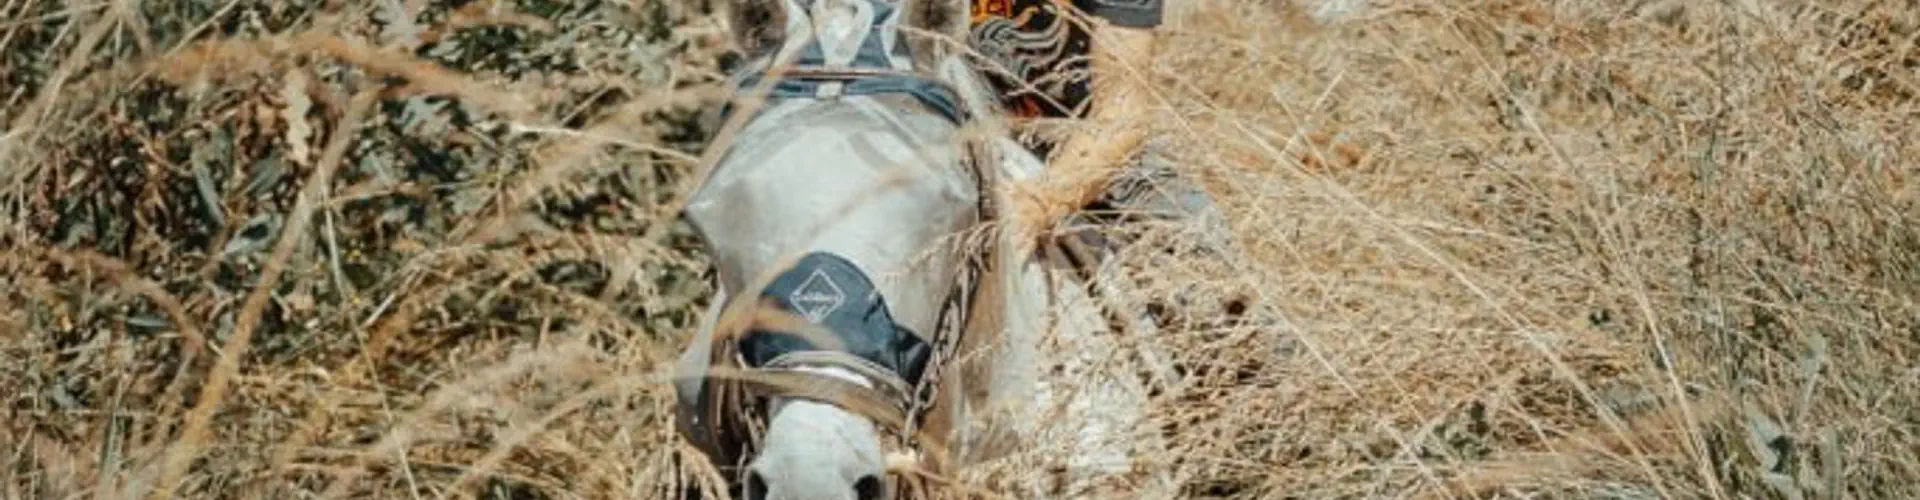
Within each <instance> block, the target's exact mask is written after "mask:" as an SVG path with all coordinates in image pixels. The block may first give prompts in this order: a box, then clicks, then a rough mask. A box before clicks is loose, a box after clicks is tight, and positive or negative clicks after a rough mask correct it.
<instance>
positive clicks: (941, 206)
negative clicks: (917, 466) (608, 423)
mask: <svg viewBox="0 0 1920 500" xmlns="http://www.w3.org/2000/svg"><path fill="white" fill-rule="evenodd" d="M780 1H781V3H782V6H783V7H784V9H785V11H784V12H785V23H784V24H785V28H786V31H785V37H786V39H785V40H784V43H783V45H782V46H781V47H779V50H778V51H777V53H776V54H774V55H772V56H771V57H766V58H763V59H762V60H761V61H760V62H759V63H758V64H754V65H750V66H749V67H748V68H749V69H748V70H746V71H744V72H742V73H741V74H739V75H738V76H736V85H737V89H738V90H739V91H741V92H742V93H748V94H751V93H754V92H756V91H764V92H766V94H765V95H766V101H765V102H764V104H763V105H762V106H761V107H760V108H759V109H756V110H753V111H752V112H753V115H751V116H750V117H747V118H746V121H745V122H744V125H743V126H742V127H741V128H740V129H739V130H738V131H737V132H736V133H735V134H734V140H733V142H732V143H730V144H728V145H726V146H725V147H727V150H726V151H725V152H724V153H723V154H722V155H721V157H720V160H719V161H718V163H717V164H716V165H715V166H714V167H713V169H712V170H711V173H710V174H709V175H708V177H707V178H706V179H705V180H704V181H703V183H702V184H701V185H700V186H699V188H698V191H697V192H696V193H695V194H694V197H693V199H692V200H691V201H690V202H689V203H688V205H687V207H686V209H685V212H684V215H685V217H686V218H687V220H688V222H689V223H690V224H691V225H692V226H693V227H694V229H695V231H696V232H698V233H699V234H700V236H701V239H702V240H703V241H704V243H705V244H706V247H707V250H708V253H709V255H710V256H711V257H712V258H713V260H714V263H715V266H716V271H717V288H718V291H717V293H716V296H715V297H714V300H713V302H712V305H711V306H710V307H711V309H710V310H709V312H708V314H707V316H706V317H705V318H704V320H703V322H702V325H701V326H700V330H699V332H698V334H697V335H696V338H695V339H694V341H693V343H692V345H690V346H689V348H688V349H687V351H686V352H685V353H683V355H682V357H681V359H680V363H679V365H678V366H677V367H676V371H677V372H678V375H679V376H678V377H677V382H676V389H677V391H678V392H679V396H680V412H679V414H678V419H677V420H678V423H679V431H680V433H681V435H682V436H683V437H685V438H687V439H688V441H690V442H692V443H693V444H694V445H696V446H697V447H698V448H700V449H701V451H702V452H704V453H705V454H706V455H707V457H708V459H709V460H710V461H711V462H712V463H713V464H714V465H715V466H716V467H718V468H719V469H721V470H722V472H723V473H727V474H728V475H729V476H731V477H735V478H737V479H740V480H741V482H743V483H744V486H745V490H746V493H747V496H748V498H795V499H797V498H808V499H811V498H834V499H842V498H844V499H863V500H864V499H868V498H881V497H883V496H885V495H886V494H887V492H888V490H889V489H890V488H889V487H888V485H889V483H890V481H888V479H887V477H886V470H885V460H884V458H883V448H885V447H888V446H898V447H906V448H912V447H915V446H916V445H918V444H920V443H916V442H915V441H914V437H915V436H914V434H915V429H916V425H917V424H918V421H919V416H920V414H921V413H922V411H923V410H924V408H925V407H926V406H927V404H928V402H929V401H930V399H931V392H932V387H933V381H934V380H935V379H936V378H937V376H938V375H937V374H938V372H939V371H940V370H939V366H940V365H941V364H942V363H943V362H944V361H945V360H946V359H947V357H948V356H950V355H951V352H950V347H951V345H952V344H953V341H954V339H953V337H954V336H957V335H958V334H959V332H960V331H961V330H962V329H963V326H962V324H963V323H964V321H965V320H964V316H965V314H963V312H964V311H966V310H967V303H968V300H969V299H970V298H971V291H972V287H971V286H969V284H970V282H971V278H970V275H971V274H972V273H973V272H974V271H976V270H977V268H976V267H974V266H972V265H970V263H971V259H970V257H971V256H973V253H972V252H969V251H968V245H967V244H966V242H965V239H966V238H964V237H961V236H962V235H964V234H965V233H967V232H968V231H970V230H971V229H974V228H975V227H976V226H978V225H979V224H980V223H981V222H982V221H983V220H984V219H985V218H986V217H987V215H986V214H987V210H988V207H986V206H985V205H984V204H983V203H982V201H983V199H984V197H983V196H982V195H981V190H982V186H983V183H985V182H987V179H985V178H983V177H982V175H983V172H982V171H981V169H980V168H977V167H978V162H979V161H980V160H981V159H982V156H991V155H990V154H983V153H981V152H980V149H979V148H982V146H980V145H979V143H976V142H975V141H973V140H969V139H967V138H966V136H967V134H964V133H963V131H962V128H963V126H964V125H966V124H967V123H968V121H969V120H970V119H971V118H972V117H973V116H974V115H975V114H977V113H978V112H979V111H980V110H981V109H984V108H981V107H979V106H978V105H977V104H976V103H977V102H978V101H980V100H981V99H980V98H979V96H980V95H983V94H981V93H980V91H979V90H978V89H981V88H983V87H982V86H980V84H979V81H978V80H970V79H965V77H968V76H971V75H970V74H964V72H960V73H956V72H955V71H954V67H953V66H952V65H947V66H943V67H942V70H943V71H941V72H940V73H939V75H944V76H937V75H936V74H935V72H932V71H925V70H922V69H920V68H918V67H917V66H921V65H917V64H915V62H914V60H913V54H912V53H911V50H910V49H909V48H908V46H907V45H906V44H904V43H901V41H900V38H901V36H902V35H901V33H900V32H899V27H900V26H901V24H902V19H901V17H902V14H903V9H902V8H901V7H900V6H899V5H896V4H895V3H893V2H892V1H890V0H780ZM780 61H791V62H792V64H790V65H783V64H780V63H779V62H780ZM956 74H960V75H961V76H962V78H961V79H962V80H964V81H962V82H960V84H961V86H964V87H965V88H963V89H956V88H955V87H956V86H955V85H954V84H952V83H951V82H952V81H953V80H955V78H954V77H953V75H956ZM962 92H966V93H964V94H963V93H962ZM738 111H739V110H737V109H733V108H728V109H726V110H725V112H728V113H731V112H738ZM721 372H732V373H734V374H735V375H736V376H725V375H724V374H717V373H721ZM883 434H886V435H890V436H891V437H892V438H893V439H885V440H883V438H882V435H883ZM749 461H750V462H749Z"/></svg>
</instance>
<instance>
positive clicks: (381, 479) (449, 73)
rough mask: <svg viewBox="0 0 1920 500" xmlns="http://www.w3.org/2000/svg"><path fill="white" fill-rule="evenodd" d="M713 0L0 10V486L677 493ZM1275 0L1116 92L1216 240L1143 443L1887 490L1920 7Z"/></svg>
mask: <svg viewBox="0 0 1920 500" xmlns="http://www.w3.org/2000/svg"><path fill="white" fill-rule="evenodd" d="M1177 2H1178V0H1176V3H1177ZM452 3H458V4H460V6H459V7H458V8H454V7H453V6H451V5H448V4H452ZM699 3H701V2H661V1H639V2H624V3H621V2H584V3H560V2H548V1H544V0H521V1H517V2H505V1H498V2H496V1H475V2H438V1H436V2H426V1H420V0H404V1H403V0H379V1H365V2H318V1H293V2H268V1H256V0H231V1H229V0H180V1H174V2H139V1H113V2H105V3H98V4H84V3H80V4H75V3H65V2H51V1H46V0H13V1H8V2H0V123H4V124H6V126H7V128H6V129H5V130H4V131H0V207H4V210H0V247H3V248H4V249H5V253H4V258H0V387H4V388H5V390H4V391H0V394H4V395H5V399H4V404H0V498H23V499H24V498H72V497H88V498H91V497H106V496H114V497H120V496H134V495H138V496H143V497H144V496H161V497H168V496H172V497H190V498H280V497H294V498H297V497H305V496H311V495H315V494H319V495H328V496H330V497H338V496H354V497H360V496H371V497H379V498H412V497H416V496H440V495H443V494H451V495H460V496H469V495H470V496H476V497H486V498H659V497H666V496H671V495H677V494H679V493H680V492H682V491H684V490H687V489H704V488H709V487H711V486H713V485H714V484H715V483H716V482H717V481H718V479H719V478H717V477H715V476H714V475H713V474H712V473H711V471H710V469H709V468H707V467H706V466H705V465H704V463H701V462H700V461H699V460H698V459H697V457H696V455H694V454H693V453H694V452H693V451H692V450H691V449H688V448H686V447H685V446H683V445H681V444H680V443H679V442H678V441H677V440H676V438H675V436H674V433H673V430H672V426H671V424H670V418H671V412H670V406H669V405H670V404H671V399H672V398H671V391H670V389H669V388H668V386H667V385H666V383H665V380H664V377H665V375H666V374H667V373H668V371H669V370H668V365H669V364H670V362H671V359H672V357H673V356H674V355H675V354H676V353H677V351H678V349H679V348H680V347H681V343H682V342H683V341H684V340H683V339H685V338H686V337H687V335H688V332H689V329H690V328H692V325H693V322H694V318H695V317H696V315H697V314H698V312H699V311H700V310H701V309H702V308H703V307H704V306H705V304H704V301H705V297H706V294H707V284H706V279H705V277H704V270H705V266H706V265H705V263H704V261H703V260H702V257H701V256H700V255H699V254H698V251H697V249H696V248H695V247H696V245H695V244H694V241H693V240H692V236H691V235H690V234H687V233H686V232H685V230H684V229H683V228H681V227H680V226H678V225H675V224H673V223H671V221H672V216H673V214H674V212H675V210H677V208H678V204H679V202H680V200H681V199H682V197H683V196H684V195H685V194H686V190H687V188H688V187H690V186H689V183H690V182H691V174H692V173H693V172H694V171H695V169H696V168H697V163H698V161H699V156H700V155H701V153H702V152H703V151H702V147H704V145H705V143H704V140H705V138H706V134H707V130H706V128H705V127H704V126H703V123H704V122H703V121H702V120H701V119H700V117H701V115H700V113H701V111H702V110H703V109H705V108H706V107H707V106H708V105H710V104H713V103H714V102H716V101H715V98H716V97H718V96H720V93H719V92H717V91H716V90H715V87H714V85H716V84H717V82H718V81H719V80H720V78H721V75H720V74H719V69H718V68H719V61H720V60H721V55H722V52H723V51H724V50H725V47H724V45H723V42H722V40H721V37H722V34H723V33H724V30H723V29H721V28H720V27H719V26H717V25H715V24H714V23H713V20H712V19H710V18H709V17H707V16H706V15H704V14H703V13H701V12H698V11H696V9H695V7H696V6H697V4H699ZM1291 5H1292V4H1290V3H1284V2H1247V1H1230V0H1194V1H1193V2H1191V3H1189V4H1186V5H1183V6H1181V7H1180V8H1179V9H1177V10H1178V11H1179V15H1177V16H1175V17H1174V21H1173V22H1172V24H1171V25H1170V26H1168V27H1167V29H1166V32H1165V35H1164V36H1165V39H1164V40H1163V41H1162V42H1161V44H1162V45H1161V47H1160V49H1159V52H1160V53H1159V55H1158V59H1159V60H1158V61H1157V64H1155V65H1153V66H1151V67H1147V68H1140V69H1141V70H1142V71H1141V73H1139V74H1138V75H1137V76H1139V77H1141V78H1147V79H1150V80H1151V81H1152V82H1153V84H1154V85H1153V86H1152V88H1153V89H1154V90H1155V92H1154V95H1152V96H1150V98H1149V99H1148V101H1149V102H1152V103H1153V107H1154V112H1155V113H1156V114H1157V115H1158V117H1159V118H1160V122H1159V126H1157V127H1156V130H1155V136H1156V137H1158V138H1159V140H1161V141H1165V143H1166V144H1167V146H1168V154H1169V155H1170V157H1171V158H1173V159H1174V160H1175V161H1176V164H1177V168H1178V170H1180V171H1181V173H1183V174H1185V175H1187V176H1189V177H1192V178H1194V179H1197V180H1199V181H1200V182H1201V183H1202V184H1204V185H1206V186H1207V187H1208V190H1209V191H1210V192H1212V193H1213V194H1214V195H1215V196H1216V197H1217V198H1218V199H1219V200H1220V203H1221V204H1222V206H1223V209H1224V212H1225V214H1226V215H1227V219H1228V220H1229V222H1230V225H1231V226H1232V229H1233V238H1234V239H1235V240H1236V243H1237V245H1238V246H1239V250H1240V254H1241V255H1240V256H1239V258H1236V259H1232V260H1231V261H1228V262H1223V261H1221V260H1219V259H1215V258H1211V257H1205V256H1202V255H1201V254H1197V253H1190V252H1184V251H1181V250H1184V248H1183V246H1182V245H1178V244H1175V243H1178V242H1175V241H1167V240H1156V239H1153V238H1148V239H1147V240H1145V242H1144V243H1143V244H1140V245H1137V246H1135V247H1132V248H1133V250H1131V251H1129V252H1128V253H1126V254H1125V255H1123V256H1122V258H1121V262H1120V265H1123V266H1127V267H1128V268H1129V269H1131V270H1133V271H1134V273H1133V274H1135V276H1136V278H1137V279H1136V281H1137V282H1138V283H1137V284H1136V285H1137V288H1138V289H1139V292H1138V293H1139V294H1140V296H1138V297H1128V298H1127V299H1128V301H1129V302H1132V303H1138V304H1143V306H1141V307H1143V308H1148V309H1152V310H1154V311H1157V312H1158V313H1159V321H1160V322H1161V323H1162V328H1163V329H1164V331H1163V332H1162V335H1161V336H1159V337H1157V338H1155V339H1153V341H1155V342H1159V343H1162V344H1164V347H1166V348H1168V350H1169V352H1172V353H1175V355H1176V358H1177V359H1175V362H1176V366H1177V368H1178V369H1179V371H1180V372H1181V373H1182V374H1183V375H1184V380H1183V382H1182V383H1180V384H1178V385H1177V386H1176V387H1174V388H1173V389H1171V390H1168V391H1165V392H1163V393H1161V394H1158V395H1156V396H1155V399H1154V401H1155V402H1154V407H1153V408H1152V412H1151V413H1152V415H1153V416H1154V420H1155V423H1156V425H1153V426H1148V427H1145V428H1141V429H1135V430H1134V431H1135V432H1139V433H1162V434H1165V435H1167V436H1169V438H1170V443H1171V445H1172V446H1173V447H1174V450H1173V453H1169V454H1166V455H1165V456H1155V457H1148V458H1149V459H1150V460H1149V461H1148V462H1146V463H1142V464H1140V466H1141V467H1147V468H1153V467H1158V468H1166V469H1168V470H1172V471H1173V472H1175V473H1176V475H1177V479H1178V480H1179V481H1180V482H1181V483H1182V484H1183V486H1184V491H1185V492H1186V493H1187V496H1191V497H1234V498H1265V497H1299V498H1330V497H1405V496H1413V497H1421V498H1455V497H1474V498H1480V497H1495V496H1500V497H1520V496H1549V497H1556V498H1562V497H1571V498H1700V497H1714V498H1735V497H1744V498H1759V497H1780V498H1913V497H1920V491H1916V488H1915V486H1914V485H1915V484H1920V456H1916V455H1917V454H1920V453H1917V452H1915V451H1914V450H1920V435H1916V429H1920V405H1917V404H1916V403H1915V401H1916V400H1920V368H1916V366H1917V365H1916V362H1915V361H1914V356H1915V355H1916V352H1920V351H1916V349H1920V333H1917V332H1920V307H1916V305H1915V297H1916V296H1920V281H1916V279H1917V278H1916V277H1920V227H1916V226H1915V223H1916V222H1920V220H1916V215H1915V214H1916V211H1915V208H1916V207H1915V201H1916V199H1915V195H1916V187H1915V186H1913V185H1911V184H1909V183H1908V176H1910V175H1912V174H1913V173H1914V169H1913V167H1912V166H1911V165H1912V164H1911V163H1908V162H1909V161H1910V160H1909V159H1910V158H1914V157H1920V144H1916V139H1917V138H1920V134H1915V133H1914V132H1912V130H1911V129H1910V125H1909V124H1910V123H1911V122H1912V120H1914V119H1916V117H1920V102H1916V94H1920V76H1916V75H1920V48H1916V47H1920V9H1916V8H1915V7H1914V6H1912V5H1911V2H1899V1H1890V2H1832V1H1821V0H1756V1H1748V2H1678V1H1658V0H1653V1H1642V2H1604V1H1596V0H1556V1H1545V2H1519V1H1514V0H1470V1H1464V2H1451V3H1445V4H1441V3H1431V2H1396V3H1393V5H1381V6H1377V7H1376V10H1374V11H1371V12H1369V13H1367V14H1365V15H1364V16H1363V17H1359V18H1355V19H1350V20H1347V21H1345V22H1342V23H1340V24H1335V25H1320V24H1316V23H1314V22H1312V21H1309V20H1307V19H1306V18H1305V17H1304V13H1303V12H1302V11H1301V10H1299V9H1297V8H1294V7H1292V6H1291ZM1140 224H1142V225H1143V228H1144V229H1148V230H1149V233H1151V232H1153V231H1157V230H1160V229H1158V228H1156V227H1155V226H1152V225H1151V223H1147V222H1142V223H1140ZM283 235H284V236H291V237H290V238H288V237H283ZM1160 243H1165V244H1160ZM1168 248H1172V249H1173V250H1175V251H1174V252H1172V253H1171V255H1169V253H1168V252H1164V251H1163V250H1166V249H1168ZM1036 452H1039V451H1036ZM1033 470H1034V469H1031V468H1027V467H1024V466H1017V465H1013V464H1011V463H1008V464H998V463H990V464H985V465H981V466H979V467H978V469H977V470H974V471H970V472H972V473H969V474H965V476H966V477H967V478H968V479H967V481H970V482H974V483H978V484H973V485H970V486H971V487H969V488H967V490H968V491H983V490H993V489H994V484H995V483H996V482H997V481H999V480H1001V479H1004V478H1006V477H1007V476H1008V475H1010V474H1031V473H1033Z"/></svg>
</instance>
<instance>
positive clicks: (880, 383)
mask: <svg viewBox="0 0 1920 500" xmlns="http://www.w3.org/2000/svg"><path fill="white" fill-rule="evenodd" d="M810 367H832V368H840V369H844V370H847V371H849V372H852V373H853V374H855V375H858V376H859V377H860V378H861V379H862V380H863V381H865V382H866V383H867V386H866V389H867V390H868V391H871V392H873V393H874V394H875V395H876V396H877V397H878V398H879V399H882V400H884V401H885V402H886V403H887V407H888V408H889V409H892V410H894V411H897V412H899V415H897V416H898V417H899V419H900V420H901V421H905V420H906V415H907V411H908V409H909V408H910V407H911V406H912V401H911V394H912V393H911V392H909V391H910V389H908V385H907V381H906V379H903V378H901V377H900V375H899V374H896V373H894V372H893V370H889V369H887V367H884V366H880V365H879V364H878V363H874V362H872V361H868V360H866V359H865V358H861V357H859V356H854V355H851V354H847V353H843V352H839V351H793V352H789V353H786V354H782V355H780V357H777V358H773V360H771V361H767V362H766V363H764V364H762V365H760V370H761V371H766V372H786V373H804V372H805V371H806V370H805V369H806V368H810ZM809 376H812V375H809ZM816 378H818V377H816ZM783 395H784V394H783ZM791 397H801V398H805V397H807V395H805V394H792V395H791ZM824 402H827V403H832V402H834V401H824Z"/></svg>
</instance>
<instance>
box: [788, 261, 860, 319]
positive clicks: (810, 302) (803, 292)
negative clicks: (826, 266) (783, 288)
mask: <svg viewBox="0 0 1920 500" xmlns="http://www.w3.org/2000/svg"><path fill="white" fill-rule="evenodd" d="M787 301H788V302H791V303H793V308H794V309H796V310H798V311H799V313H800V316H801V317H804V318H807V321H808V322H810V323H814V324H819V323H820V320H822V319H826V317H827V315H828V314H832V313H833V311H834V310H835V309H839V308H840V305H841V304H844V303H846V301H847V294H846V293H845V292H842V291H840V284H839V283H834V282H833V278H831V277H828V276H827V273H826V272H825V271H821V270H819V269H815V270H813V274H809V275H807V280H806V281H803V282H800V287H799V288H795V289H793V293H790V294H787Z"/></svg>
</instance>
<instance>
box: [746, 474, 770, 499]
mask: <svg viewBox="0 0 1920 500" xmlns="http://www.w3.org/2000/svg"><path fill="white" fill-rule="evenodd" d="M746 490H747V491H744V492H742V493H744V494H742V495H741V496H743V497H746V498H747V500H767V480H766V478H762V477H760V471H757V470H756V471H748V472H747V485H746Z"/></svg>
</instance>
